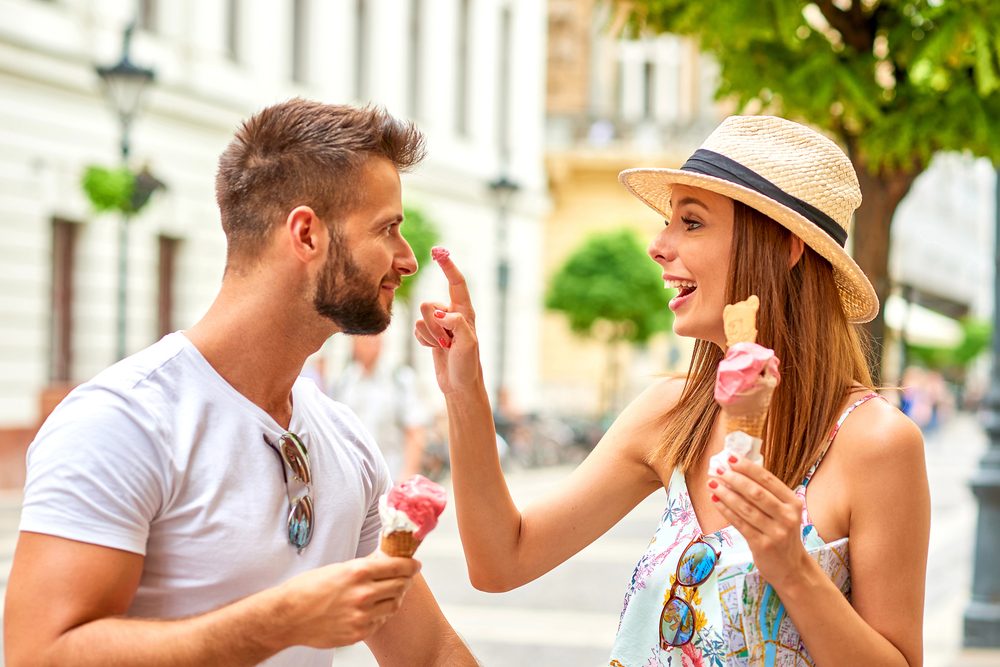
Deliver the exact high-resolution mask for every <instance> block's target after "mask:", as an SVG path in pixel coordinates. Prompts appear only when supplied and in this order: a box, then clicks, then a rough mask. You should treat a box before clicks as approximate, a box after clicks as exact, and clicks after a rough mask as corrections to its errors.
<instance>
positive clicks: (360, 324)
mask: <svg viewBox="0 0 1000 667" xmlns="http://www.w3.org/2000/svg"><path fill="white" fill-rule="evenodd" d="M422 156H423V137H422V135H421V133H420V132H419V131H418V130H417V129H416V128H415V127H414V126H413V125H412V124H410V123H405V122H401V121H399V120H396V119H395V118H393V117H391V116H389V115H388V114H387V113H386V112H384V111H383V110H381V109H377V108H371V107H367V108H354V107H349V106H334V105H327V104H320V103H317V102H309V101H305V100H301V99H294V100H290V101H288V102H284V103H281V104H276V105H274V106H271V107H268V108H266V109H264V110H262V111H261V112H259V113H258V114H256V115H255V116H253V117H252V118H250V119H249V120H247V121H246V122H244V123H243V124H242V126H241V127H240V128H239V129H238V130H237V132H236V136H235V138H234V139H233V140H232V142H231V143H230V144H229V146H228V147H227V148H226V149H225V151H224V152H223V154H222V157H221V159H220V161H219V169H218V174H217V177H216V197H217V200H218V203H219V209H220V213H221V217H222V227H223V231H224V232H225V234H226V240H227V242H228V249H227V257H226V270H225V273H224V276H223V281H222V286H221V289H220V291H219V294H218V296H217V298H216V300H215V302H214V303H213V304H212V305H211V307H210V308H209V310H208V312H207V313H206V314H205V316H204V317H203V318H202V319H201V320H200V321H199V322H198V323H197V324H195V325H194V326H193V327H191V328H190V329H188V330H187V331H181V332H176V333H173V334H170V335H168V336H166V337H164V338H163V339H162V340H160V341H159V342H158V343H155V344H154V345H152V346H150V347H148V348H146V349H145V350H143V351H141V352H139V353H138V354H135V355H133V356H131V357H129V358H127V359H125V360H123V361H121V362H119V363H117V364H115V365H114V366H112V367H111V368H109V369H107V370H106V371H104V372H102V373H100V374H99V375H98V376H97V377H95V378H94V379H93V380H92V381H90V382H87V383H85V384H84V385H82V386H80V387H79V388H77V389H76V390H74V391H73V392H72V393H71V394H70V396H69V397H68V398H67V399H66V400H65V401H64V402H63V403H62V404H61V405H60V406H59V407H58V408H57V409H56V410H55V412H53V414H52V415H51V417H50V418H49V419H48V420H47V421H46V422H45V424H44V425H43V426H42V429H41V431H40V432H39V433H38V436H37V438H36V439H35V441H34V443H33V444H32V445H31V447H30V449H29V451H28V480H27V484H26V486H25V489H24V506H23V511H22V517H21V533H20V537H19V540H18V545H17V549H16V552H15V555H14V562H13V567H12V570H11V574H10V580H9V583H8V589H7V602H6V612H5V615H4V625H5V628H4V631H5V632H4V649H5V652H6V659H7V665H8V666H9V667H21V666H22V665H38V664H47V665H143V666H147V667H148V666H151V665H222V664H225V665H251V664H258V663H262V662H266V664H269V665H289V666H292V665H294V666H303V665H316V666H323V667H328V666H329V665H330V661H331V659H332V651H331V650H328V649H332V648H333V647H336V646H346V645H349V644H353V643H355V642H357V641H360V640H365V641H366V642H367V643H368V645H369V646H370V647H371V649H372V651H373V652H374V654H375V655H376V656H377V658H378V660H379V664H381V665H398V666H399V667H404V666H406V667H409V666H411V665H440V666H442V667H444V666H445V665H448V666H450V665H473V664H475V661H474V659H473V658H472V656H471V655H470V654H469V652H468V649H467V648H466V647H465V646H464V644H463V643H462V642H461V640H460V639H459V638H458V636H457V635H456V634H455V632H454V631H453V630H452V629H451V627H450V626H449V625H448V622H447V621H446V620H445V619H444V617H443V616H442V614H441V611H440V609H439V608H438V606H437V603H436V602H435V600H434V598H433V597H432V596H431V593H430V591H429V590H428V588H427V586H426V584H425V583H424V582H423V580H422V579H421V577H420V576H419V574H418V571H419V569H420V567H419V563H418V562H416V561H414V560H412V559H408V558H390V557H388V556H384V555H377V556H373V555H371V554H372V552H373V551H374V550H375V548H376V546H377V545H378V539H379V533H380V528H381V526H380V520H379V514H378V501H379V497H380V496H381V495H382V494H383V493H385V492H386V491H387V490H388V488H389V473H388V469H387V467H386V464H385V461H384V459H383V458H382V456H381V454H380V453H379V451H378V449H377V448H376V447H375V444H374V443H373V442H372V440H371V438H370V437H369V436H368V434H367V433H366V432H365V431H364V429H363V427H362V426H361V423H360V422H359V420H358V419H357V417H356V416H355V415H354V414H353V413H351V412H350V410H348V409H347V408H346V407H344V406H343V405H340V404H338V403H335V402H334V401H331V400H330V399H329V398H328V397H326V396H325V395H323V394H322V393H321V392H320V391H319V389H318V388H317V387H316V385H315V384H313V383H312V382H310V381H308V380H306V379H298V378H299V374H300V372H301V370H302V365H303V363H304V362H305V360H306V359H307V358H308V357H309V355H311V354H313V353H315V352H316V351H317V350H318V349H319V348H320V346H322V345H323V343H324V342H325V341H326V340H327V339H328V338H329V337H330V336H332V335H333V334H335V333H338V332H343V333H350V334H363V333H377V332H379V331H382V330H383V329H385V327H386V326H388V324H389V319H390V313H391V307H392V301H393V296H394V294H395V290H396V288H397V287H398V286H399V284H400V280H401V279H402V277H403V276H405V275H409V274H412V273H413V272H414V271H415V270H416V268H417V267H416V260H415V259H414V256H413V252H412V250H411V249H410V247H409V245H408V244H407V243H406V241H405V239H404V238H403V237H402V236H401V235H400V224H401V223H402V220H403V217H402V216H403V208H402V203H401V196H400V181H399V171H400V170H403V169H406V168H408V167H410V166H412V165H414V164H416V163H418V162H419V161H420V159H421V158H422ZM404 594H405V598H404ZM397 612H398V613H397Z"/></svg>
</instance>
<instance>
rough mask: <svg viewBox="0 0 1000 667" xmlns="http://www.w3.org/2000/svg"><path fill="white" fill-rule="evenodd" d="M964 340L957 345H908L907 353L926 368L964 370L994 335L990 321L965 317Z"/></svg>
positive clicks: (987, 345)
mask: <svg viewBox="0 0 1000 667" xmlns="http://www.w3.org/2000/svg"><path fill="white" fill-rule="evenodd" d="M961 324H962V340H961V341H960V342H959V343H958V345H956V346H955V347H931V346H927V345H907V346H906V351H907V355H908V356H909V357H910V359H912V360H913V361H915V362H917V363H919V364H920V365H921V366H924V367H925V368H930V369H932V370H937V371H945V372H948V371H950V372H952V373H954V372H956V371H957V372H959V373H961V372H963V371H964V370H965V369H966V368H967V367H968V365H969V364H970V363H971V362H972V361H974V360H975V359H976V357H978V356H979V355H980V354H982V353H983V352H984V351H986V348H987V347H989V344H990V341H991V340H992V337H993V328H992V326H991V325H990V323H989V322H986V321H984V320H977V319H973V318H964V319H963V320H962V321H961Z"/></svg>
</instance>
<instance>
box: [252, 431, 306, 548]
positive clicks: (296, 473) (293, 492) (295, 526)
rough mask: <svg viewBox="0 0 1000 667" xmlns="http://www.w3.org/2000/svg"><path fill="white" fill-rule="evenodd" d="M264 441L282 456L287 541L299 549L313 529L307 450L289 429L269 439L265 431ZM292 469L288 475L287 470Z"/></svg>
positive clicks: (303, 545)
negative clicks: (289, 475) (286, 498)
mask: <svg viewBox="0 0 1000 667" xmlns="http://www.w3.org/2000/svg"><path fill="white" fill-rule="evenodd" d="M264 442H265V443H267V446H268V447H270V448H271V449H273V450H274V451H275V452H277V453H278V456H279V457H280V458H281V475H282V476H283V477H284V478H285V489H286V491H287V492H288V507H289V510H288V541H289V543H290V544H291V545H292V546H293V547H295V548H296V549H298V551H299V553H302V550H303V549H305V548H306V546H307V545H308V544H309V541H310V540H311V539H312V533H313V499H312V469H311V468H310V467H309V450H308V449H307V448H306V446H305V444H304V443H303V442H302V439H301V438H299V436H297V435H295V434H294V433H292V432H291V431H289V432H287V433H284V434H283V435H282V436H281V437H280V438H278V443H277V445H275V444H274V443H272V442H271V441H270V440H269V439H268V437H267V434H264ZM289 470H290V471H291V472H292V476H291V479H289V477H288V471H289Z"/></svg>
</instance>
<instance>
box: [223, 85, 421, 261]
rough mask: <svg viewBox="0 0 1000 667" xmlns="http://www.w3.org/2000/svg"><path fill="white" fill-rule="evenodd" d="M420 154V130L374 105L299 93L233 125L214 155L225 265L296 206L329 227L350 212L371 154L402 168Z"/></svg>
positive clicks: (253, 250) (251, 249) (253, 247)
mask: <svg viewBox="0 0 1000 667" xmlns="http://www.w3.org/2000/svg"><path fill="white" fill-rule="evenodd" d="M424 153H425V146H424V136H423V133H422V132H420V130H418V129H417V127H416V126H415V125H414V124H413V123H411V122H408V121H402V120H399V119H397V118H394V117H393V116H391V115H390V114H389V113H388V112H386V111H385V109H383V108H381V107H372V106H367V107H353V106H346V105H334V104H322V103H320V102H313V101H309V100H304V99H300V98H295V99H291V100H288V101H287V102H282V103H280V104H275V105H273V106H269V107H267V108H266V109H264V110H262V111H260V112H259V113H257V114H255V115H254V116H252V117H251V118H249V119H248V120H246V121H245V122H244V123H243V124H242V125H240V127H239V129H238V130H237V131H236V134H235V136H234V137H233V140H232V141H231V142H230V143H229V146H227V147H226V150H225V151H223V153H222V155H221V156H220V157H219V170H218V172H217V174H216V177H215V198H216V201H217V202H218V205H219V212H220V214H221V217H222V229H223V231H224V232H225V233H226V241H227V244H228V252H227V263H228V262H229V261H231V260H232V259H233V258H234V257H247V256H253V255H255V254H257V253H259V252H260V250H261V249H262V248H263V246H264V244H265V241H266V239H267V237H268V234H269V233H270V231H271V229H272V226H273V225H275V224H279V223H281V222H283V221H284V218H285V216H286V215H287V214H288V212H289V211H291V210H292V209H293V208H295V207H296V206H309V207H311V208H312V209H313V210H314V211H315V212H316V215H318V216H319V217H320V218H321V219H322V220H324V221H326V222H327V224H328V225H331V224H332V221H333V219H335V218H338V217H340V216H343V215H347V214H349V213H351V211H352V210H354V209H355V208H356V207H357V206H358V205H359V204H360V203H361V202H362V201H363V193H364V187H363V184H362V183H361V182H360V175H361V172H362V170H363V167H364V165H365V164H366V163H367V161H368V160H369V159H371V158H372V157H383V158H386V159H388V160H389V161H391V162H392V163H393V164H394V165H395V166H396V169H398V170H399V171H405V170H406V169H408V168H410V167H412V166H414V165H415V164H417V163H418V162H420V161H421V160H422V159H423V158H424Z"/></svg>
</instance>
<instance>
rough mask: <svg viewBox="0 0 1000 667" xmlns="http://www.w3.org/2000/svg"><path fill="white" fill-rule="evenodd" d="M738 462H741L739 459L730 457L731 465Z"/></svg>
mask: <svg viewBox="0 0 1000 667" xmlns="http://www.w3.org/2000/svg"><path fill="white" fill-rule="evenodd" d="M737 461H739V459H737V458H736V457H735V456H730V457H729V462H730V463H736V462H737Z"/></svg>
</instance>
